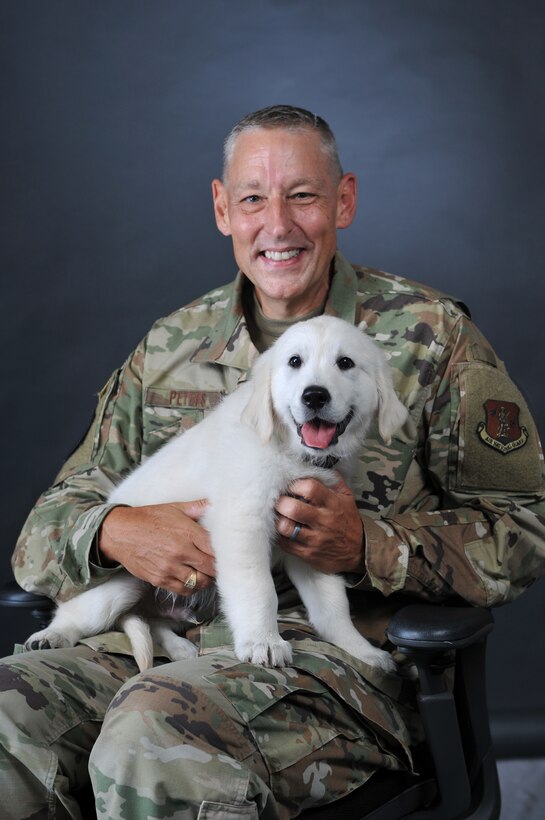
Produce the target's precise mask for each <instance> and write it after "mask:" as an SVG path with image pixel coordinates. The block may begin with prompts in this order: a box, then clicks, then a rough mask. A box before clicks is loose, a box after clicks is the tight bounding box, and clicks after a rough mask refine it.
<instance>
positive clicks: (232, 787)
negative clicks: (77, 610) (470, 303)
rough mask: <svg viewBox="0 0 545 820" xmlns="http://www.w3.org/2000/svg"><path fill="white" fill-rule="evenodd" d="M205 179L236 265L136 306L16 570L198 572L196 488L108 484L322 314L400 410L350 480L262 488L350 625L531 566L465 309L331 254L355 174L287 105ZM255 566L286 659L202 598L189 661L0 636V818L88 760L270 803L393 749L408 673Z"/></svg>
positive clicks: (544, 519)
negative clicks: (342, 330)
mask: <svg viewBox="0 0 545 820" xmlns="http://www.w3.org/2000/svg"><path fill="white" fill-rule="evenodd" d="M213 190H214V204H215V213H216V219H217V223H218V227H219V228H220V230H221V231H222V232H223V233H224V234H226V235H231V236H232V238H233V244H234V250H235V256H236V259H237V262H238V263H239V266H240V268H241V271H243V272H239V274H238V276H237V278H236V280H235V282H234V283H232V284H230V285H228V286H227V287H222V288H218V289H216V290H214V291H212V292H211V293H209V294H207V295H206V296H204V297H203V298H202V299H199V300H197V301H195V302H193V303H192V304H191V305H189V306H188V307H185V308H183V309H181V310H179V311H177V312H175V313H173V314H172V315H171V316H169V317H167V318H166V319H162V320H160V321H159V322H157V323H156V324H155V326H154V327H153V328H152V330H151V331H150V333H149V334H148V335H147V336H146V337H145V339H144V340H143V342H142V343H141V344H140V345H139V346H138V347H137V349H136V350H135V352H134V353H133V354H132V355H131V356H130V357H129V358H128V360H127V361H126V363H125V364H124V366H123V367H122V368H121V369H120V370H119V371H118V372H116V373H115V374H114V375H113V377H112V378H111V379H110V381H109V382H108V384H107V385H106V387H105V388H104V389H103V391H102V392H101V393H100V396H99V402H98V406H97V410H96V415H95V419H94V422H93V424H92V426H91V428H90V430H89V432H88V434H87V436H86V438H85V440H84V441H83V443H82V444H81V445H80V447H79V448H78V449H77V450H76V452H75V453H74V455H73V456H72V457H71V458H70V459H69V461H68V462H67V463H66V464H65V465H64V467H63V468H62V470H61V472H60V474H59V476H58V478H57V480H56V482H55V484H54V486H53V487H52V488H51V489H49V490H47V491H46V492H45V493H44V494H43V495H42V497H41V498H40V499H39V500H38V502H37V504H36V506H35V508H34V510H33V511H32V513H31V514H30V517H29V519H28V521H27V523H26V525H25V528H24V530H23V533H22V534H21V537H20V540H19V542H18V545H17V548H16V551H15V555H14V559H13V567H14V571H15V574H16V577H17V579H18V581H19V582H20V583H21V585H22V586H23V587H25V588H26V589H29V590H34V591H37V592H43V593H45V594H47V595H50V596H51V597H52V598H55V599H57V600H66V599H68V598H70V597H71V596H73V595H74V594H76V593H78V592H80V591H82V590H84V589H87V588H89V586H93V585H96V584H100V583H102V582H104V581H105V580H107V579H108V578H109V577H111V576H112V575H113V574H115V573H116V571H117V569H118V567H119V565H120V564H123V565H125V566H126V567H127V568H128V569H129V570H130V571H131V572H133V574H135V575H138V576H139V577H141V578H144V579H145V580H148V581H150V582H152V583H154V584H155V585H160V586H164V587H167V588H168V589H171V590H173V591H175V592H177V593H179V594H187V593H188V592H189V591H190V590H189V589H188V587H187V586H186V582H187V581H188V580H190V581H191V582H193V581H196V585H197V588H203V587H205V586H207V585H209V584H210V583H212V579H213V575H214V569H213V559H212V558H211V555H210V552H211V550H210V544H209V542H208V536H207V533H206V532H205V531H204V530H202V528H201V527H200V526H199V524H198V517H199V513H200V512H201V511H202V505H203V504H204V503H205V500H202V499H198V500H196V501H194V502H191V501H188V500H187V499H185V500H184V503H182V502H181V503H180V504H177V505H165V506H163V505H156V506H153V507H148V508H138V509H132V508H122V507H116V508H112V506H111V505H109V504H108V494H109V492H110V490H111V489H112V487H113V486H114V483H115V482H116V481H117V480H118V478H119V476H121V475H123V474H124V473H125V472H126V471H128V470H130V469H131V468H132V467H133V466H134V465H135V464H137V463H139V462H140V461H141V460H142V459H143V458H145V457H147V456H149V455H150V454H151V453H153V452H154V451H155V450H156V449H157V447H159V446H160V444H161V443H162V442H164V441H165V440H167V439H168V438H170V437H171V436H172V435H174V434H176V433H178V432H180V431H181V430H183V429H185V428H187V427H189V426H191V425H192V424H195V423H196V422H198V421H199V419H201V418H202V417H203V416H204V415H205V414H206V413H207V412H208V411H209V410H210V409H211V408H213V407H214V406H215V404H216V403H217V402H218V401H219V400H220V398H221V396H222V395H225V394H226V393H230V392H231V391H232V390H234V389H235V388H236V387H237V385H238V384H239V383H240V382H241V381H244V380H245V379H246V378H247V377H248V373H249V371H250V369H251V367H252V364H253V362H254V360H255V357H256V355H257V352H258V351H259V350H263V349H265V348H266V347H267V346H268V345H269V344H270V342H271V341H272V339H274V338H275V337H276V336H278V335H279V334H280V333H281V332H282V331H283V330H284V329H285V328H286V327H287V326H288V325H289V324H290V323H291V322H293V321H296V320H299V319H301V318H307V317H309V316H311V315H315V314H317V313H322V312H325V313H327V314H332V315H336V316H341V317H343V318H345V319H347V320H348V321H350V322H354V323H355V324H356V325H357V326H358V327H359V328H361V330H362V331H365V332H367V333H368V334H369V335H370V336H371V337H372V338H373V339H375V341H376V342H377V343H378V344H379V345H380V346H381V347H382V349H383V350H384V352H385V353H386V355H387V357H388V359H389V362H390V365H391V367H392V370H393V377H394V383H395V387H396V390H397V393H398V395H399V397H400V398H401V400H402V401H403V402H404V404H405V405H406V406H407V408H408V409H409V412H410V420H409V422H408V423H407V424H406V425H405V428H404V430H403V431H402V433H401V434H400V435H399V436H398V437H397V438H395V439H394V440H393V441H392V443H391V444H390V445H388V446H386V445H385V444H384V443H383V442H382V441H381V440H380V437H379V436H378V432H377V431H376V430H372V431H371V433H370V435H369V437H368V440H367V442H366V446H365V448H364V449H363V450H362V452H361V453H360V456H359V460H358V463H357V468H356V471H355V477H354V481H353V484H352V490H351V491H350V490H348V488H347V487H346V485H345V484H344V483H343V482H339V485H338V486H337V487H336V488H335V489H333V490H331V489H326V488H325V487H324V486H323V485H321V484H320V483H318V482H316V481H312V480H303V481H300V482H296V484H295V485H294V487H293V488H292V489H293V492H294V494H295V495H296V496H298V497H297V498H294V497H292V496H283V497H281V498H280V499H279V500H278V502H277V511H278V524H277V527H278V530H279V533H280V535H281V536H282V537H281V544H282V546H283V547H284V548H285V549H287V550H290V551H291V552H293V553H295V554H297V555H300V556H301V557H302V558H303V559H304V560H307V561H309V562H311V563H312V564H313V565H314V566H316V567H318V568H319V569H322V570H324V571H327V572H332V571H336V572H343V573H345V574H346V577H347V583H348V584H349V586H350V591H349V595H350V601H351V608H352V611H353V613H354V617H355V620H356V623H357V624H358V625H359V628H360V629H361V630H362V632H364V634H366V635H367V636H368V637H371V638H373V639H374V640H376V641H378V642H380V643H382V644H383V645H384V642H385V638H384V627H385V624H386V623H387V620H388V617H389V615H391V613H392V612H394V611H395V610H396V609H397V608H399V607H400V606H402V605H403V604H404V603H406V602H407V600H408V599H413V600H414V596H418V597H419V598H424V599H427V600H430V601H441V602H457V601H460V600H465V601H468V602H470V603H472V604H479V605H482V606H493V605H497V604H502V603H505V602H508V601H511V600H513V599H514V598H515V597H516V596H517V595H518V594H519V593H520V592H522V591H523V590H524V589H525V588H526V587H528V586H529V585H530V584H531V583H532V581H533V580H534V579H535V578H536V577H537V576H538V575H539V574H541V573H542V572H543V567H544V565H545V562H544V561H543V558H544V555H545V501H544V495H543V476H542V473H543V463H542V455H541V449H540V445H539V440H538V437H537V433H536V429H535V426H534V423H533V421H532V418H531V416H530V414H529V412H528V408H527V406H526V403H525V401H524V399H523V398H522V396H521V394H520V393H519V391H518V390H517V388H516V387H515V386H514V385H513V383H512V382H511V381H510V379H509V377H508V376H507V374H506V372H505V369H504V366H503V364H502V363H501V362H500V361H499V360H498V359H497V358H496V356H495V354H494V352H493V350H492V349H491V348H490V346H489V344H488V343H487V342H486V340H485V339H484V338H483V337H482V336H481V335H480V333H479V332H478V331H477V330H476V328H475V327H474V325H473V324H472V323H471V321H470V319H469V318H468V315H467V312H466V310H465V308H464V307H463V306H462V305H460V304H458V303H456V302H455V301H453V300H452V299H451V298H449V297H447V296H445V295H444V294H441V293H439V292H437V291H435V290H433V289H431V288H428V287H425V286H421V285H417V284H415V283H413V282H409V281H407V280H405V279H401V278H399V277H396V276H391V275H388V274H385V273H382V272H380V271H376V270H371V269H368V268H358V267H353V266H351V265H350V264H349V263H348V262H347V261H346V260H345V259H344V258H343V257H342V255H341V254H340V253H338V252H336V245H335V242H336V229H337V228H342V227H347V226H348V225H349V224H350V222H351V221H352V218H353V214H354V208H355V200H356V182H355V178H354V176H353V175H352V174H344V175H343V174H342V171H341V170H340V166H339V164H338V159H337V156H336V152H335V146H334V140H333V137H332V135H331V132H330V131H329V128H328V126H327V125H326V124H325V123H324V122H323V121H322V120H320V119H319V118H315V117H314V116H313V115H310V114H308V112H304V111H302V110H299V109H292V108H289V107H276V108H274V109H268V110H265V111H264V112H257V113H256V114H254V115H250V117H248V118H246V119H245V120H244V121H242V122H241V123H240V124H239V125H238V126H237V127H236V128H235V129H234V131H233V132H232V134H231V137H230V139H229V140H228V142H227V144H226V166H225V168H224V178H223V182H220V181H219V180H216V181H215V183H214V189H213ZM296 524H299V525H300V526H301V529H300V530H295V527H296ZM294 530H295V533H296V538H295V540H290V536H292V535H293V534H294ZM276 583H277V590H278V596H279V608H280V616H279V620H280V622H281V624H282V630H283V634H284V635H285V636H286V637H288V638H289V639H290V640H291V641H292V643H293V647H294V659H293V665H292V666H291V667H289V668H281V669H267V668H261V667H256V666H252V665H250V664H248V663H240V662H239V661H238V660H237V659H236V657H235V656H234V653H233V651H232V646H231V636H230V634H229V632H228V630H227V628H226V626H225V624H224V623H223V622H222V620H221V618H219V617H218V618H216V619H214V620H213V621H211V622H210V623H207V624H204V625H202V626H200V627H199V628H196V629H195V630H194V631H193V638H194V640H195V641H196V642H197V643H198V645H199V657H198V658H197V659H196V660H195V661H186V662H177V663H169V660H168V658H166V657H165V656H164V652H163V651H162V650H161V648H160V647H157V652H156V654H157V658H156V662H157V666H156V667H154V669H153V670H150V671H148V672H146V673H144V674H140V675H137V674H136V673H137V668H136V665H135V663H134V659H133V658H132V657H131V656H130V651H129V649H128V645H127V642H126V638H125V636H123V635H121V634H120V633H108V634H105V635H99V636H96V637H94V638H90V639H88V640H85V641H83V642H82V643H81V644H80V645H78V646H76V647H74V648H70V649H55V650H44V651H34V652H28V653H25V654H17V655H14V656H13V657H11V658H8V659H5V661H4V662H3V664H1V665H0V691H1V692H2V695H1V698H0V707H1V708H0V740H1V745H2V749H0V780H1V782H2V795H3V797H4V805H3V811H4V812H6V811H7V816H8V817H10V818H18V819H19V818H30V817H33V818H46V817H51V818H53V817H72V818H79V817H81V816H82V814H81V813H80V812H83V816H85V813H86V812H85V808H86V807H85V805H84V803H83V802H81V804H80V805H78V796H79V797H80V798H81V795H82V792H81V791H80V790H81V789H84V788H85V787H88V784H89V772H90V778H91V782H92V787H93V791H94V795H95V800H96V813H97V816H98V817H108V818H130V819H131V820H140V818H147V817H153V818H158V817H161V818H177V820H186V818H196V817H198V818H200V820H203V818H207V819H208V820H209V819H210V818H216V820H219V819H221V820H223V819H224V818H257V817H262V818H267V820H268V819H269V818H282V820H284V818H289V817H294V816H296V815H297V814H298V813H299V812H300V811H301V810H302V809H304V808H306V807H307V806H311V805H316V804H319V803H327V802H331V801H333V800H335V799H336V798H339V797H341V796H342V795H344V794H347V793H349V792H350V791H352V790H353V789H355V788H357V787H360V786H362V785H363V784H365V783H366V781H368V780H369V778H371V777H372V775H373V774H374V773H375V772H377V771H378V770H380V769H381V768H382V769H384V768H389V769H392V770H410V769H411V766H412V762H411V746H412V745H413V744H414V743H415V742H416V741H417V740H418V739H419V737H420V730H419V723H418V720H417V719H416V717H415V713H414V710H413V708H412V693H411V692H410V691H409V692H408V691H407V689H408V688H409V689H410V688H411V687H410V686H409V687H408V686H407V684H406V683H404V682H403V678H402V677H401V676H398V675H391V674H384V673H382V672H380V671H377V670H376V669H372V668H370V667H368V666H367V665H366V664H364V663H362V662H359V661H357V660H356V659H354V658H353V657H351V656H349V655H347V654H346V653H345V652H343V651H341V650H340V649H338V648H336V647H334V646H332V645H330V644H327V643H325V642H323V641H320V640H318V639H317V638H316V636H315V635H314V634H313V632H312V628H311V627H310V626H309V625H308V623H307V622H306V621H305V616H304V612H303V610H302V609H301V607H300V604H299V601H298V599H297V596H296V594H295V592H294V590H293V588H292V587H291V586H290V584H289V582H288V581H287V579H286V578H285V577H284V576H283V575H278V577H277V578H276ZM89 754H91V758H90V764H89ZM88 767H89V768H88ZM364 788H365V786H364ZM88 810H89V806H88V805H87V811H88ZM332 811H334V809H332ZM2 816H6V814H3V815H2Z"/></svg>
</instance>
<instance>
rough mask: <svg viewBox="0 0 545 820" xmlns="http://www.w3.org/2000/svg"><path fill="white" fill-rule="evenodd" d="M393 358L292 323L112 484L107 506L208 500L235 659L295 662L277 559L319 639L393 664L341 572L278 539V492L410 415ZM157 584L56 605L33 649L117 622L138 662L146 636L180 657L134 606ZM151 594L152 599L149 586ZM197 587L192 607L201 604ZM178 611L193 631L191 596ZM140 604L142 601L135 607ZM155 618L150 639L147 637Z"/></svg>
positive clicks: (323, 325) (160, 624)
mask: <svg viewBox="0 0 545 820" xmlns="http://www.w3.org/2000/svg"><path fill="white" fill-rule="evenodd" d="M406 415H407V412H406V410H405V408H404V406H403V405H402V404H401V402H400V401H399V399H398V398H397V397H396V395H395V393H394V390H393V387H392V381H391V374H390V370H389V367H388V365H387V362H386V359H385V357H384V355H383V354H382V352H381V351H380V350H379V349H378V347H376V346H375V344H374V343H373V342H372V341H371V339H369V338H368V337H367V336H365V335H364V334H363V333H362V332H361V331H359V330H358V329H357V328H355V327H354V326H352V325H350V324H349V323H347V322H345V321H343V320H341V319H337V318H334V317H331V316H320V317H318V318H315V319H311V320H309V321H307V322H299V323H297V324H295V325H294V326H292V327H291V328H290V329H289V330H288V331H286V332H285V333H284V335H283V336H282V337H281V338H280V339H279V340H278V341H277V342H276V344H275V345H273V347H272V348H271V349H270V350H268V351H267V352H266V353H264V354H263V355H262V356H260V357H259V359H258V360H257V362H256V364H255V366H254V368H253V371H252V377H251V379H250V381H248V382H246V383H245V384H243V385H241V386H240V387H239V388H238V389H237V390H236V391H235V392H234V393H232V394H231V395H229V396H228V397H227V398H225V399H224V400H223V402H222V403H221V404H220V405H219V406H218V407H217V408H216V409H215V410H214V411H213V412H212V413H211V414H210V415H209V416H208V417H207V418H205V419H204V421H202V422H201V423H200V424H198V425H196V426H195V427H193V428H191V429H190V430H188V431H186V432H184V433H183V435H180V436H177V437H175V438H174V439H172V440H171V441H169V442H168V443H167V444H166V445H165V446H164V447H162V448H161V449H160V450H159V451H158V452H157V453H155V454H154V455H153V456H152V457H151V458H149V459H148V460H147V461H146V462H145V463H143V464H142V465H141V466H140V467H138V468H137V469H136V470H135V471H134V472H133V473H131V474H130V475H129V476H128V477H127V478H126V479H125V480H124V481H123V482H122V483H121V484H119V486H118V487H117V488H116V489H115V490H114V491H113V492H112V494H111V496H110V499H109V500H110V502H112V503H119V504H127V505H130V506H142V505H146V504H161V503H168V502H176V501H185V500H190V499H195V498H207V499H208V501H209V504H208V507H207V510H206V512H205V514H204V515H203V518H202V523H203V525H204V526H205V527H206V528H207V529H208V530H209V532H210V537H211V542H212V546H213V549H214V553H215V559H216V571H217V587H218V590H219V593H220V601H221V607H222V610H223V613H224V615H225V617H226V619H227V621H228V623H229V626H230V627H231V630H232V633H233V638H234V647H235V653H236V655H237V657H238V658H239V659H240V660H242V661H250V662H251V663H257V664H269V665H272V666H282V665H289V663H290V660H291V656H292V653H291V647H290V645H289V644H288V643H287V642H286V641H284V640H283V639H282V638H281V637H280V635H279V632H278V626H277V605H278V601H277V596H276V592H275V588H274V584H273V580H272V575H271V572H270V565H271V562H272V561H276V560H281V561H283V564H284V567H285V570H286V572H287V574H288V576H289V577H290V579H291V581H292V582H293V584H294V585H295V587H296V588H297V590H298V592H299V594H300V596H301V599H302V601H303V603H304V604H305V607H306V609H307V612H308V616H309V619H310V622H311V623H312V624H313V626H314V627H315V629H316V630H317V632H318V634H319V635H320V636H321V637H322V638H323V639H325V640H327V641H331V642H332V643H334V644H336V645H337V646H339V647H341V648H342V649H345V650H346V651H347V652H349V653H351V654H352V655H354V656H355V657H357V658H359V659H360V660H362V661H365V662H367V663H369V664H372V665H375V666H378V667H380V668H382V669H383V670H386V671H391V670H392V669H393V668H394V664H393V661H392V659H391V657H390V655H389V654H388V653H387V652H384V651H382V650H380V649H377V648H375V647H373V646H372V645H371V644H369V642H368V641H367V640H366V639H365V638H363V637H362V636H361V635H360V634H359V632H358V631H357V630H356V629H355V627H354V626H353V624H352V622H351V619H350V612H349V608H348V599H347V596H346V591H345V585H344V582H343V579H342V577H340V576H337V575H326V574H324V573H321V572H318V571H317V570H315V569H313V568H312V567H310V566H309V565H308V564H306V563H304V562H303V561H301V560H300V559H298V558H296V557H294V556H291V555H287V554H285V553H283V552H282V551H281V550H278V549H275V548H274V541H275V535H276V531H275V512H274V505H275V501H276V499H277V498H278V497H279V496H280V495H281V494H284V493H286V492H287V491H288V490H289V486H290V484H291V483H292V482H293V481H294V480H295V479H298V478H302V477H307V476H313V477H316V478H318V479H320V480H321V481H323V482H324V483H325V484H328V485H332V484H334V483H335V478H336V477H335V472H334V471H333V470H331V469H329V468H330V467H332V466H335V468H336V469H337V470H339V472H341V473H342V474H343V475H344V476H345V478H346V479H347V480H349V478H350V475H349V473H350V458H351V456H353V455H354V454H355V453H356V452H357V451H358V450H360V449H361V447H362V444H363V441H364V437H365V435H366V433H367V430H368V428H369V425H370V424H371V421H372V420H373V419H374V418H375V417H376V418H377V421H378V430H379V433H380V435H381V437H382V438H383V440H384V441H385V442H386V443H389V442H390V439H391V436H392V435H393V433H394V432H395V431H396V430H398V429H399V428H400V427H401V426H402V425H403V423H404V421H405V419H406ZM151 589H152V588H151V587H150V586H149V585H148V584H145V583H144V582H142V581H139V580H138V579H136V578H134V577H132V576H131V575H129V574H128V573H126V572H121V573H119V575H117V576H116V577H114V578H112V579H110V580H109V581H107V582H106V583H104V584H102V585H101V586H99V587H95V588H94V589H92V590H88V591H87V592H84V593H82V594H81V595H78V596H76V597H75V598H72V599H71V600H70V601H67V602H65V603H62V604H60V606H59V607H58V609H57V612H56V614H55V617H54V618H53V620H52V622H51V624H50V625H49V627H47V629H45V630H42V631H41V632H37V633H35V634H34V635H32V636H31V637H30V638H29V639H28V641H27V644H26V645H27V647H29V648H39V647H45V646H51V647H53V646H72V645H74V644H75V643H76V642H77V641H78V640H79V639H80V638H83V637H88V636H90V635H93V634H98V633H100V632H103V631H105V630H107V629H109V628H111V627H112V626H114V625H117V626H118V627H121V628H122V629H124V630H125V632H127V634H128V635H129V637H130V639H131V642H132V646H133V651H134V654H135V658H136V660H137V663H138V664H139V666H140V668H141V669H145V668H147V667H149V666H151V665H152V663H153V655H152V649H151V644H152V638H154V639H155V640H157V641H158V642H159V643H161V644H162V646H163V647H164V648H165V649H166V650H167V652H168V653H169V654H170V656H171V657H173V658H174V659H180V658H187V657H190V656H192V655H194V654H195V651H196V650H195V648H194V646H193V644H191V643H190V642H189V641H187V640H186V639H184V638H182V637H179V636H178V635H176V634H175V633H174V631H173V626H175V624H174V620H176V614H177V613H176V612H175V610H174V609H173V611H172V613H171V615H172V616H173V618H171V620H170V622H166V621H165V620H164V619H163V620H154V619H151V620H149V619H144V618H142V617H141V616H140V614H138V607H137V606H135V605H137V604H138V606H141V601H142V599H144V598H145V597H146V593H147V592H148V593H149V591H150V590H151ZM148 599H149V594H148ZM198 599H199V594H198V593H197V595H194V596H192V600H191V601H189V606H190V607H193V606H195V604H197V606H198V603H199V601H198ZM182 601H183V605H182V606H183V608H182V612H181V618H182V619H186V620H185V623H182V624H180V623H178V624H177V627H178V629H180V627H182V628H183V627H184V626H185V627H187V618H188V617H190V613H188V609H187V606H188V604H187V602H186V600H185V599H183V598H178V599H177V605H179V604H180V603H181V602H182ZM141 611H142V610H141ZM150 627H151V635H150Z"/></svg>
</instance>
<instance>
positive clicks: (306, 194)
mask: <svg viewBox="0 0 545 820" xmlns="http://www.w3.org/2000/svg"><path fill="white" fill-rule="evenodd" d="M315 196H316V194H312V193H311V192H310V191H297V193H296V194H293V199H299V200H301V199H313V198H314V197H315Z"/></svg>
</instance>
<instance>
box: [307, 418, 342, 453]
mask: <svg viewBox="0 0 545 820" xmlns="http://www.w3.org/2000/svg"><path fill="white" fill-rule="evenodd" d="M336 430H337V425H336V424H329V423H328V422H327V421H320V420H319V419H313V420H312V421H307V422H305V424H303V426H302V427H301V435H302V437H303V441H304V442H305V444H306V445H307V447H314V448H315V449H317V450H325V448H326V447H329V445H330V444H331V442H332V440H333V437H334V435H335V432H336Z"/></svg>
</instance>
